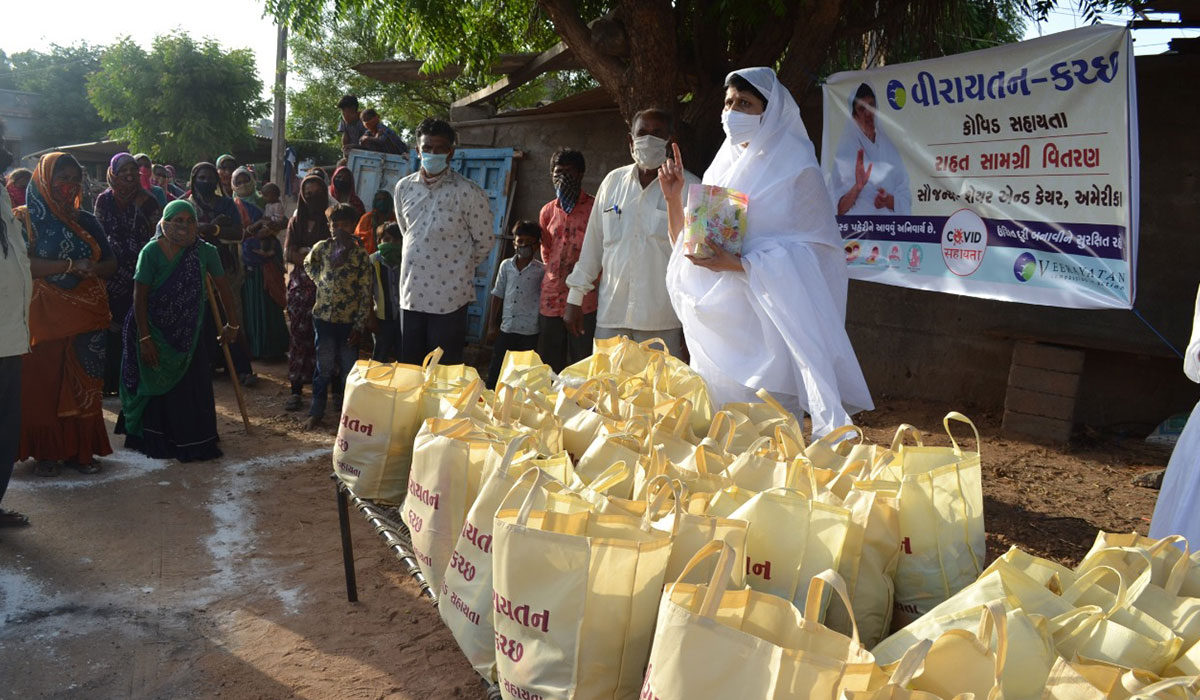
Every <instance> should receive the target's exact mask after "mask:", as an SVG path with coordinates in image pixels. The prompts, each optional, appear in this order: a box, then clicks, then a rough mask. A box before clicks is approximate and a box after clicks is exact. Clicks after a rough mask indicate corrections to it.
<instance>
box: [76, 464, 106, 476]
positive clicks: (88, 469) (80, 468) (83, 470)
mask: <svg viewBox="0 0 1200 700" xmlns="http://www.w3.org/2000/svg"><path fill="white" fill-rule="evenodd" d="M70 465H71V466H72V467H75V471H77V472H79V473H80V474H99V473H100V463H99V462H88V463H87V464H80V463H79V462H71V463H70Z"/></svg>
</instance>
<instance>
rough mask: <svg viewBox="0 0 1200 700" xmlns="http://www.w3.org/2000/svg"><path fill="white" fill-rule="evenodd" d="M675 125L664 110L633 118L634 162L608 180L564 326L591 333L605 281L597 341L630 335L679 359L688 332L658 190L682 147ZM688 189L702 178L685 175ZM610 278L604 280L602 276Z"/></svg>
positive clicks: (571, 280)
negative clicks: (588, 312)
mask: <svg viewBox="0 0 1200 700" xmlns="http://www.w3.org/2000/svg"><path fill="white" fill-rule="evenodd" d="M674 126H675V123H674V119H673V118H672V116H671V114H670V113H669V112H667V111H665V110H661V109H646V110H642V111H641V112H638V113H637V114H636V115H634V117H633V128H632V129H631V131H630V135H629V150H630V152H631V153H632V154H633V159H634V162H633V163H632V164H630V165H626V166H624V167H621V168H617V169H616V170H614V171H612V172H610V173H609V174H608V175H606V176H604V180H603V181H602V182H601V183H600V188H599V189H598V190H596V199H595V203H594V205H593V206H592V213H591V216H590V217H589V218H588V225H587V233H586V234H585V235H584V239H583V250H582V252H580V254H579V262H577V263H575V269H574V270H573V271H572V272H571V274H570V275H569V276H568V277H567V287H568V289H569V290H570V291H569V292H568V294H567V307H566V310H565V312H564V313H563V323H564V324H565V325H566V326H567V329H568V330H569V331H570V332H571V333H573V334H575V335H580V334H582V333H583V309H582V308H581V305H582V303H583V298H584V296H585V295H586V294H587V293H588V292H590V291H591V290H592V289H593V288H595V287H596V280H597V278H598V279H599V294H600V296H599V308H597V310H596V312H597V313H596V338H597V339H604V338H613V337H616V336H620V335H624V336H628V337H629V338H631V339H633V340H636V341H639V342H641V341H643V340H648V339H650V338H662V339H663V341H664V342H666V344H667V349H668V350H670V352H671V354H672V355H676V356H678V355H679V354H680V352H681V350H682V346H683V331H682V329H681V326H680V323H679V319H678V318H676V317H675V311H674V309H672V308H671V300H670V297H668V296H667V285H666V276H667V262H668V261H669V260H670V257H671V239H670V237H669V236H668V235H667V204H666V200H665V199H664V198H663V193H662V188H661V187H659V185H658V167H659V166H660V165H662V164H663V163H664V162H666V160H667V151H668V150H669V149H670V147H671V142H672V141H673V140H674ZM684 179H685V183H684V184H685V185H693V184H698V183H699V182H700V178H698V177H696V176H695V175H693V174H692V173H690V172H689V173H685V178H684ZM601 272H603V275H602V274H601Z"/></svg>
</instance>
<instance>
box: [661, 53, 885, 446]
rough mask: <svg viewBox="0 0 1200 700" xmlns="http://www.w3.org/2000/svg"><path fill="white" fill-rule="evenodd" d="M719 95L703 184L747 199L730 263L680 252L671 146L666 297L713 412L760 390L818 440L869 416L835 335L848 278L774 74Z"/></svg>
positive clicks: (808, 154)
mask: <svg viewBox="0 0 1200 700" xmlns="http://www.w3.org/2000/svg"><path fill="white" fill-rule="evenodd" d="M726 85H727V86H728V87H727V89H726V106H725V109H724V111H723V112H722V115H721V120H722V123H723V124H724V125H725V132H726V139H725V142H724V143H723V144H722V145H721V149H720V151H718V153H717V156H716V158H715V159H714V160H713V163H712V165H710V166H709V168H708V170H707V171H706V172H705V173H704V179H703V182H704V184H706V185H717V186H720V187H726V188H729V189H733V190H737V191H739V192H743V193H745V194H747V195H748V197H749V203H748V205H747V231H746V232H745V237H744V239H743V242H742V252H741V256H735V255H732V254H730V253H727V252H725V251H723V250H721V249H719V248H717V254H716V255H714V256H713V257H711V258H707V259H703V260H701V259H697V258H695V257H693V256H689V255H687V254H685V252H684V250H683V245H682V240H681V239H682V236H681V235H680V232H681V230H682V227H683V204H684V201H683V200H684V198H685V197H686V192H684V186H683V185H684V182H683V179H682V178H683V163H682V161H681V159H680V157H679V149H678V147H676V148H675V158H674V159H673V160H668V161H667V163H666V164H665V165H664V166H663V167H662V168H661V169H660V171H659V182H660V184H661V185H662V188H663V192H664V195H665V197H666V200H667V216H668V221H669V230H670V234H671V240H672V242H673V244H674V245H673V249H672V253H671V259H670V263H669V264H668V266H667V290H668V292H669V293H670V296H671V304H672V306H674V308H675V313H676V314H677V315H678V316H679V319H680V321H681V322H682V323H683V331H684V335H685V337H686V338H687V342H688V348H689V350H690V351H691V355H692V367H693V368H694V369H695V370H696V371H697V372H698V373H699V374H700V375H701V376H702V377H704V379H705V380H706V381H707V382H708V385H709V393H710V396H711V398H712V399H713V403H714V404H715V405H718V406H720V405H722V404H723V403H726V402H729V401H754V400H756V399H755V398H754V393H755V391H757V390H758V389H766V390H767V391H769V392H771V394H773V395H774V396H775V397H776V398H778V399H779V400H780V401H782V402H783V403H784V405H785V406H788V407H789V408H791V409H792V410H793V411H794V412H796V414H797V415H801V411H806V412H807V413H808V414H809V415H811V416H812V423H813V434H814V435H817V436H820V435H824V434H826V433H828V432H830V431H831V430H833V429H835V428H838V427H840V426H842V425H847V424H849V423H850V415H849V414H850V413H854V412H857V411H860V410H868V409H871V408H874V404H873V403H872V402H871V396H870V393H869V392H868V391H867V385H866V382H865V381H864V379H863V375H862V370H861V369H860V368H859V366H858V360H857V358H856V357H855V355H854V349H853V348H852V347H851V346H850V339H849V337H847V335H846V328H845V319H846V289H847V285H848V278H847V275H846V265H845V260H844V257H843V252H842V242H841V239H840V237H839V235H838V229H837V221H836V220H835V218H834V212H833V206H832V205H831V203H830V198H829V191H828V189H827V188H826V186H825V181H824V178H823V177H822V176H821V170H820V167H819V166H818V164H817V159H816V156H815V154H814V152H813V145H812V141H810V140H809V138H808V132H807V131H806V130H805V128H804V123H803V122H802V121H801V120H800V109H799V108H798V107H797V106H796V101H795V100H794V99H792V96H791V94H790V93H789V92H788V90H787V88H785V87H784V86H783V85H782V84H781V83H780V82H779V81H778V80H777V79H776V77H775V72H774V71H772V70H771V69H770V68H747V69H743V70H739V71H735V72H733V73H730V74H729V77H728V78H727V79H726ZM739 85H740V86H741V88H742V89H739V87H738V86H739ZM764 103H765V104H764ZM730 134H732V135H733V136H732V138H731V137H730ZM714 247H715V246H714Z"/></svg>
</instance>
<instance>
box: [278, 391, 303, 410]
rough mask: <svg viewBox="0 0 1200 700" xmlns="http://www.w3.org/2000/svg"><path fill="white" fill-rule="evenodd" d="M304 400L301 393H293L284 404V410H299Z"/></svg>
mask: <svg viewBox="0 0 1200 700" xmlns="http://www.w3.org/2000/svg"><path fill="white" fill-rule="evenodd" d="M303 402H304V399H302V398H301V397H300V394H292V395H291V396H289V397H288V400H287V403H285V404H283V410H285V411H299V410H300V407H301V406H302V405H303Z"/></svg>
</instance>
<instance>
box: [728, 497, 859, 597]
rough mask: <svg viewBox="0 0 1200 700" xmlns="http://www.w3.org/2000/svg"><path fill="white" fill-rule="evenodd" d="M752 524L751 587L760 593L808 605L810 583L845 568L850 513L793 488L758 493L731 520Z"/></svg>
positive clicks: (748, 548) (748, 580)
mask: <svg viewBox="0 0 1200 700" xmlns="http://www.w3.org/2000/svg"><path fill="white" fill-rule="evenodd" d="M729 517H730V518H732V519H734V520H744V521H746V523H748V524H749V530H748V531H747V536H746V583H747V585H749V586H750V587H751V588H753V589H754V590H756V591H760V592H763V593H770V594H772V595H776V596H779V597H781V598H783V599H784V600H790V601H792V603H794V604H795V605H796V606H797V607H801V606H803V605H804V603H805V600H806V597H807V595H808V586H809V582H810V581H811V580H812V578H813V576H816V575H817V574H818V573H820V572H822V571H824V570H826V569H833V570H834V571H836V570H837V568H838V566H839V565H840V564H841V560H842V555H843V552H844V550H845V547H846V540H847V538H848V537H849V534H850V520H851V513H850V511H848V510H846V509H845V508H840V507H838V506H831V505H828V504H825V503H821V502H819V501H815V500H813V499H811V498H808V497H807V496H805V495H804V494H802V493H801V492H799V491H796V490H794V489H782V488H780V489H770V490H768V491H763V492H761V493H759V494H756V495H755V496H754V497H752V498H751V499H750V500H749V501H747V502H746V503H745V504H744V505H742V506H741V507H740V508H738V509H737V510H735V511H733V513H732V514H730V516H729Z"/></svg>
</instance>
